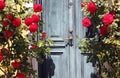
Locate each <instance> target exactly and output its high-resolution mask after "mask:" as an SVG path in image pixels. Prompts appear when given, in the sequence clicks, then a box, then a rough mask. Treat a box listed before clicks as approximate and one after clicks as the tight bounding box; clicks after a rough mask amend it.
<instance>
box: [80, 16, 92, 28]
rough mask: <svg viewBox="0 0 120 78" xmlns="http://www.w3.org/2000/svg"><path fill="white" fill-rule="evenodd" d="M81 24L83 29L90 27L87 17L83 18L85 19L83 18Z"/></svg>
mask: <svg viewBox="0 0 120 78" xmlns="http://www.w3.org/2000/svg"><path fill="white" fill-rule="evenodd" d="M82 24H83V26H85V27H89V26H91V24H92V22H91V20H90V19H89V18H88V17H85V18H83V20H82Z"/></svg>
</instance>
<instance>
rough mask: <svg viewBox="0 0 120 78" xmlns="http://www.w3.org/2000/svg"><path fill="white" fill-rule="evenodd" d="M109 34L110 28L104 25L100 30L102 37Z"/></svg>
mask: <svg viewBox="0 0 120 78" xmlns="http://www.w3.org/2000/svg"><path fill="white" fill-rule="evenodd" d="M107 33H108V26H106V25H104V26H102V27H101V28H100V35H101V36H105V35H106V34H107Z"/></svg>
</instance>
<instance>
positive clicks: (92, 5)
mask: <svg viewBox="0 0 120 78" xmlns="http://www.w3.org/2000/svg"><path fill="white" fill-rule="evenodd" d="M96 9H97V7H96V5H95V3H93V2H90V3H89V4H88V6H87V10H88V11H90V13H92V14H93V13H95V12H96Z"/></svg>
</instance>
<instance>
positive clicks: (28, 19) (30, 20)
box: [24, 18, 33, 26]
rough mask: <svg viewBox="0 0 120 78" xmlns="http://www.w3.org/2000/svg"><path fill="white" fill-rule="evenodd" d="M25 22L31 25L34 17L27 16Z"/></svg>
mask: <svg viewBox="0 0 120 78" xmlns="http://www.w3.org/2000/svg"><path fill="white" fill-rule="evenodd" d="M24 22H25V24H26V25H27V26H29V25H30V24H32V22H33V20H32V18H26V19H25V21H24Z"/></svg>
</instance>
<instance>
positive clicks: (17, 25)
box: [12, 18, 21, 27]
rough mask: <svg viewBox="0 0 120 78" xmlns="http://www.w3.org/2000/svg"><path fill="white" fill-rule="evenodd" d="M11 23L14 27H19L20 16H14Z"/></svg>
mask: <svg viewBox="0 0 120 78" xmlns="http://www.w3.org/2000/svg"><path fill="white" fill-rule="evenodd" d="M12 25H13V26H15V27H19V26H20V25H21V20H20V18H15V19H14V20H13V21H12Z"/></svg>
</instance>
